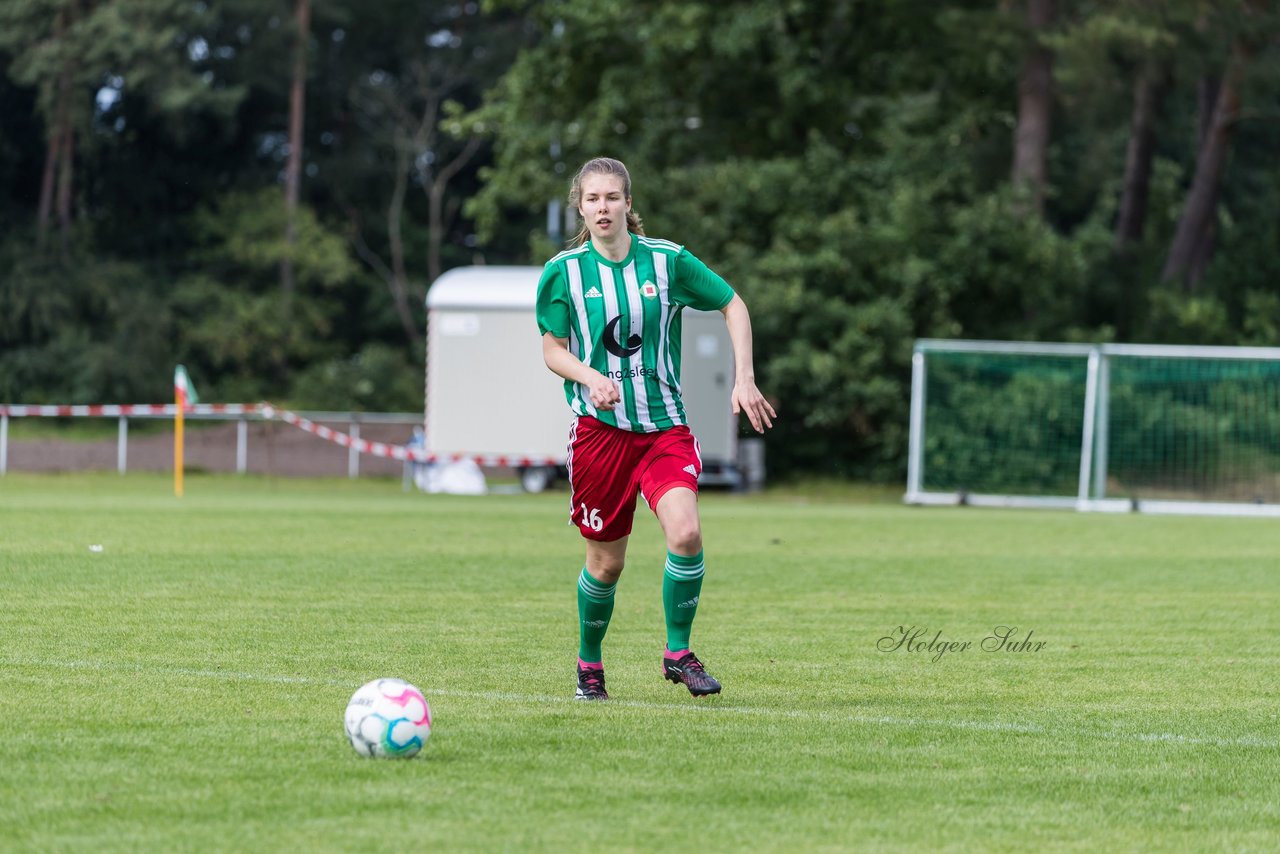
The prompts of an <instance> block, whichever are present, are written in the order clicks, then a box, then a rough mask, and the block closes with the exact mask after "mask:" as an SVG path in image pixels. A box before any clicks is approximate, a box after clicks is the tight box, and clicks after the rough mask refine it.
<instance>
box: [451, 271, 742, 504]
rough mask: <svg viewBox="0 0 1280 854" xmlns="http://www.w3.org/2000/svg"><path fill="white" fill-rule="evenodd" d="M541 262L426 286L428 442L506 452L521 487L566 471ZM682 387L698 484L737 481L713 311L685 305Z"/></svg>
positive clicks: (729, 383) (564, 409)
mask: <svg viewBox="0 0 1280 854" xmlns="http://www.w3.org/2000/svg"><path fill="white" fill-rule="evenodd" d="M541 275H542V268H541V267H489V266H476V267H458V268H455V269H453V270H450V271H448V272H447V273H445V274H444V275H442V276H441V277H440V278H439V279H437V280H436V281H435V283H434V284H433V285H432V286H431V288H430V290H429V291H428V292H427V368H426V382H427V388H426V448H427V450H428V451H430V452H432V453H435V454H438V455H441V456H463V457H480V458H484V459H496V458H503V459H506V460H509V461H512V463H511V464H512V465H514V466H515V467H516V468H517V469H518V470H519V473H520V479H521V483H522V484H523V485H524V488H525V489H528V490H530V491H533V492H537V491H541V490H542V489H545V488H546V487H547V486H548V485H550V484H551V483H552V482H553V481H554V480H555V479H556V478H557V477H563V476H564V475H565V471H564V463H565V458H566V450H567V445H568V434H569V423H570V421H571V420H572V418H573V413H572V412H571V411H570V409H569V404H568V403H567V402H566V401H565V397H564V385H563V380H561V379H560V378H559V377H557V376H556V375H555V374H553V373H551V371H549V370H547V366H546V364H544V362H543V361H542V339H541V336H539V334H538V324H537V321H536V319H535V317H534V301H535V298H536V296H537V290H538V279H539V277H540V276H541ZM683 327H684V338H683V347H682V362H683V364H682V366H681V388H682V391H683V395H684V405H685V414H686V415H687V416H688V419H689V427H690V429H692V430H693V433H694V435H695V436H697V437H698V442H699V444H700V445H701V447H702V461H703V472H702V478H701V480H700V482H701V483H704V484H716V485H728V486H735V487H736V486H739V485H740V482H741V476H740V474H739V471H738V466H737V451H738V424H737V417H736V416H734V414H733V411H732V404H731V401H730V395H731V394H732V391H733V348H732V345H731V343H730V341H729V333H728V330H727V329H726V328H725V323H724V317H723V315H721V314H720V313H719V312H704V311H694V310H693V309H688V308H687V309H685V310H684V321H683Z"/></svg>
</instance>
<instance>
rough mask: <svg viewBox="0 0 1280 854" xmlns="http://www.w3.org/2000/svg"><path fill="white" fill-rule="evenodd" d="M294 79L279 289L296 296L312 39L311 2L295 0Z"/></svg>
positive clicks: (290, 87) (292, 84) (291, 90)
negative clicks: (295, 255) (295, 261)
mask: <svg viewBox="0 0 1280 854" xmlns="http://www.w3.org/2000/svg"><path fill="white" fill-rule="evenodd" d="M293 25H294V28H295V30H296V32H295V34H294V38H295V40H296V41H295V44H294V48H293V76H292V80H291V81H290V84H289V160H288V163H287V165H286V166H285V179H284V209H285V226H284V242H285V248H286V251H285V254H284V257H283V259H281V261H280V286H281V289H282V290H283V291H284V293H285V295H286V296H288V295H290V294H292V293H293V289H294V275H293V253H294V249H295V247H296V246H297V243H298V188H299V186H300V185H301V183H302V154H303V148H302V128H303V125H304V124H305V122H306V92H307V44H308V42H309V41H310V39H311V0H295V2H294V7H293Z"/></svg>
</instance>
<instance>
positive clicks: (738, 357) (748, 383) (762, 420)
mask: <svg viewBox="0 0 1280 854" xmlns="http://www.w3.org/2000/svg"><path fill="white" fill-rule="evenodd" d="M720 311H721V313H722V314H724V322H725V324H726V325H727V326H728V327H729V340H730V341H732V342H733V368H734V380H733V395H732V397H731V398H730V399H731V400H732V401H733V414H734V415H737V414H739V413H742V412H745V413H746V414H747V420H748V421H750V422H751V426H752V427H753V428H754V429H755V431H756V432H757V433H763V432H764V431H765V428H767V427H772V426H773V420H772V419H774V418H777V417H778V414H777V413H776V412H774V411H773V407H772V406H771V405H769V401H767V400H765V397H764V395H763V394H761V392H760V389H758V388H756V371H755V366H754V360H753V357H752V353H751V347H752V343H751V314H750V312H748V311H747V304H746V303H745V302H743V301H742V297H740V296H738V295H737V294H734V295H733V299H731V300H729V304H728V305H726V306H725V307H724V308H722V309H720Z"/></svg>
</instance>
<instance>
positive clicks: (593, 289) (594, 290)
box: [583, 285, 604, 299]
mask: <svg viewBox="0 0 1280 854" xmlns="http://www.w3.org/2000/svg"><path fill="white" fill-rule="evenodd" d="M583 296H584V297H586V298H587V299H591V298H592V297H595V298H596V299H600V298H601V297H602V296H604V294H602V293H600V289H599V288H597V287H596V286H595V285H592V286H591V290H589V291H587V292H586V293H585V294H583Z"/></svg>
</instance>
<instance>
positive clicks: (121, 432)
mask: <svg viewBox="0 0 1280 854" xmlns="http://www.w3.org/2000/svg"><path fill="white" fill-rule="evenodd" d="M128 468H129V419H128V418H125V417H124V416H123V415H121V416H120V427H119V429H118V430H117V431H116V472H117V473H118V474H124V473H125V472H126V471H127V470H128Z"/></svg>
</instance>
